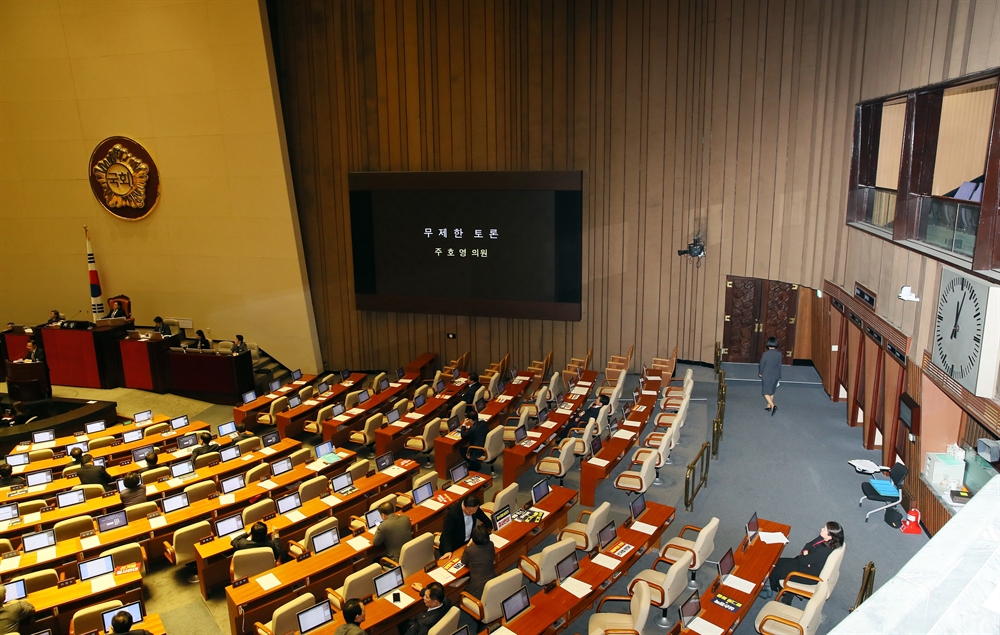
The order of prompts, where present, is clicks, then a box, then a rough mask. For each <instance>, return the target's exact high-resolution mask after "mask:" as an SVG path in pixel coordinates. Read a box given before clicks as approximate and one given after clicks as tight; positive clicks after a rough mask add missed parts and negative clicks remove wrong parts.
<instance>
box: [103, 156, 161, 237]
mask: <svg viewBox="0 0 1000 635" xmlns="http://www.w3.org/2000/svg"><path fill="white" fill-rule="evenodd" d="M90 189H91V190H93V192H94V196H95V197H97V200H98V202H100V204H101V205H102V206H103V207H104V209H106V210H108V211H109V212H111V214H113V215H114V216H116V217H118V218H120V219H122V220H140V219H143V218H145V217H146V216H148V215H149V214H150V212H152V211H153V208H154V207H156V204H157V203H158V202H159V200H160V173H159V172H158V171H157V169H156V164H155V163H154V162H153V157H151V156H149V153H148V152H146V149H145V148H143V147H142V146H141V145H139V143H138V142H136V141H135V140H133V139H129V138H128V137H108V138H107V139H105V140H104V141H102V142H100V143H99V144H97V147H96V148H94V152H93V154H91V155H90Z"/></svg>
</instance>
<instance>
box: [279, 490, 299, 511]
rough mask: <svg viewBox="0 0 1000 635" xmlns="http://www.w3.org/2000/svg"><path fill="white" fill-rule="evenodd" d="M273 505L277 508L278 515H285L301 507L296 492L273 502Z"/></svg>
mask: <svg viewBox="0 0 1000 635" xmlns="http://www.w3.org/2000/svg"><path fill="white" fill-rule="evenodd" d="M274 504H275V505H276V506H277V508H278V513H279V514H287V513H288V512H290V511H292V510H294V509H298V508H299V507H302V499H301V498H299V493H298V492H292V493H291V494H288V495H287V496H282V497H281V498H279V499H278V500H276V501H274Z"/></svg>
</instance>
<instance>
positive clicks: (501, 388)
mask: <svg viewBox="0 0 1000 635" xmlns="http://www.w3.org/2000/svg"><path fill="white" fill-rule="evenodd" d="M505 390H507V382H505V381H501V382H499V383H498V384H497V394H498V395H502V394H503V392H504V391H505Z"/></svg>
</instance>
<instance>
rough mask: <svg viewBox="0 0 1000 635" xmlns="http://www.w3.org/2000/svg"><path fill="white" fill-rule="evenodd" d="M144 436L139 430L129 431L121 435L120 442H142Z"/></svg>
mask: <svg viewBox="0 0 1000 635" xmlns="http://www.w3.org/2000/svg"><path fill="white" fill-rule="evenodd" d="M144 435H145V433H144V432H143V431H142V429H141V428H140V429H139V430H129V431H128V432H126V433H125V434H123V435H122V440H123V441H125V443H135V442H136V441H142V438H143V436H144Z"/></svg>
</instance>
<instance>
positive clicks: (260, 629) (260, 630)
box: [253, 622, 274, 635]
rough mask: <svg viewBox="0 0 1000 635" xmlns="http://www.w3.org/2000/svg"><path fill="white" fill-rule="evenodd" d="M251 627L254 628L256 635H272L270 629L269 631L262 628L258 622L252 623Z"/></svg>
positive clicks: (266, 628) (264, 627)
mask: <svg viewBox="0 0 1000 635" xmlns="http://www.w3.org/2000/svg"><path fill="white" fill-rule="evenodd" d="M253 627H254V629H255V630H256V632H257V633H264V634H265V635H274V632H273V631H271V629H269V628H268V627H266V626H264V625H263V624H261V623H260V622H254V623H253Z"/></svg>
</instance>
